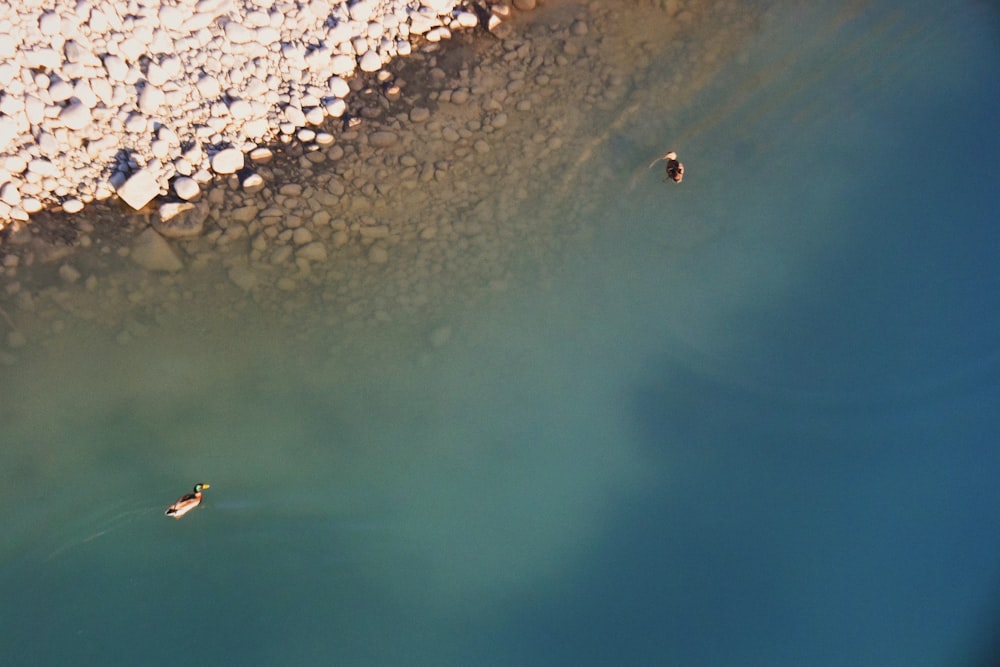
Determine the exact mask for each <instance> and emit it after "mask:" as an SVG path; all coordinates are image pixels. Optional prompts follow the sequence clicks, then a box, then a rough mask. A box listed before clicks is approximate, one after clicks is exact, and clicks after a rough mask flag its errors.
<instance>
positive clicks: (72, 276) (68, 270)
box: [59, 264, 80, 283]
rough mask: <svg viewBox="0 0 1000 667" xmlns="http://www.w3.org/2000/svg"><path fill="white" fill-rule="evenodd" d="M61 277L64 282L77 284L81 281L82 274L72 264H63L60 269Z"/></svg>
mask: <svg viewBox="0 0 1000 667" xmlns="http://www.w3.org/2000/svg"><path fill="white" fill-rule="evenodd" d="M59 277H60V278H62V280H63V282H67V283H75V282H76V281H77V280H79V279H80V272H79V271H77V270H76V269H75V268H74V267H73V266H72V265H71V264H63V265H62V266H60V267H59Z"/></svg>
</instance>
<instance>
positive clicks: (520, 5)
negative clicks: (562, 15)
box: [514, 0, 537, 12]
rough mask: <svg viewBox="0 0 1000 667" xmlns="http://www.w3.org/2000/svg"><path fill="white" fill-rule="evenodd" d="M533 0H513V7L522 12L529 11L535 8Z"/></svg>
mask: <svg viewBox="0 0 1000 667" xmlns="http://www.w3.org/2000/svg"><path fill="white" fill-rule="evenodd" d="M536 4H537V3H536V2H535V0H514V9H517V10H520V11H522V12H529V11H531V10H532V9H534V8H535V5H536Z"/></svg>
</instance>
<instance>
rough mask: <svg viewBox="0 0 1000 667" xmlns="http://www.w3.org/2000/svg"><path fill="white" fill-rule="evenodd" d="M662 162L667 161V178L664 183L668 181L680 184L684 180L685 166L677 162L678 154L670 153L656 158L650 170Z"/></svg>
mask: <svg viewBox="0 0 1000 667" xmlns="http://www.w3.org/2000/svg"><path fill="white" fill-rule="evenodd" d="M660 160H666V161H667V169H666V171H667V178H664V179H663V182H664V183H666V182H667V180H668V179H669V180H671V181H673V182H674V183H680V182H681V181H682V180H684V165H683V164H681V163H680V162H679V161H678V160H677V153H676V152H675V151H670V152H669V153H667V154H666V155H663V156H661V157H658V158H656V159H655V160H653V161H652V162H651V163H650V164H649V168H650V169H652V168H653V165H654V164H656V163H657V162H659V161H660Z"/></svg>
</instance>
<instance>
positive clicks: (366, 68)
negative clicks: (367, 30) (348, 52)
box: [358, 50, 382, 72]
mask: <svg viewBox="0 0 1000 667" xmlns="http://www.w3.org/2000/svg"><path fill="white" fill-rule="evenodd" d="M358 66H359V67H361V71H362V72H377V71H379V70H380V69H382V59H381V58H380V57H379V55H378V53H377V52H376V51H373V50H368V51H366V52H365V54H364V55H363V56H361V60H360V61H359V63H358Z"/></svg>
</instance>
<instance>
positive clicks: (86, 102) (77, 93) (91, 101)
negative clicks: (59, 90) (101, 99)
mask: <svg viewBox="0 0 1000 667" xmlns="http://www.w3.org/2000/svg"><path fill="white" fill-rule="evenodd" d="M71 97H75V98H76V99H77V100H79V101H80V103H81V104H82V105H83V106H85V107H87V108H88V109H93V108H94V107H96V106H97V95H95V94H94V91H93V89H92V88H91V87H90V81H89V80H88V79H80V80H79V81H77V82H76V85H75V86H73V94H72V95H71ZM61 113H62V112H60V114H61Z"/></svg>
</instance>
